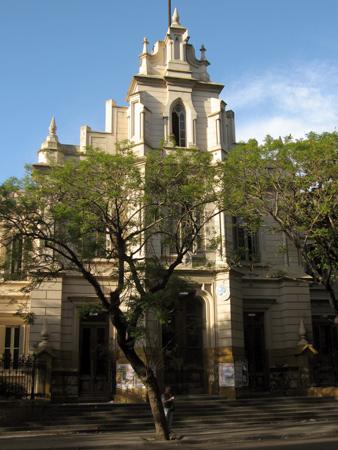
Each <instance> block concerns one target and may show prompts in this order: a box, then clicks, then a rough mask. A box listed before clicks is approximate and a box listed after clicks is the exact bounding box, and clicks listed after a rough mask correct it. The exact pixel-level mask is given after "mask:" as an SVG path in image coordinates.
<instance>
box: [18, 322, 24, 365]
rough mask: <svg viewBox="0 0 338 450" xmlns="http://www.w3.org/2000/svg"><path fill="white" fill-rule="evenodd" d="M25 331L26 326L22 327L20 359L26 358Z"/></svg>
mask: <svg viewBox="0 0 338 450" xmlns="http://www.w3.org/2000/svg"><path fill="white" fill-rule="evenodd" d="M25 331H26V326H25V325H21V326H20V341H19V358H21V357H22V356H25V334H26V333H25Z"/></svg>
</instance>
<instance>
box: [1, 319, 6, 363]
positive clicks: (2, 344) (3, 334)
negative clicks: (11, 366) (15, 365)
mask: <svg viewBox="0 0 338 450" xmlns="http://www.w3.org/2000/svg"><path fill="white" fill-rule="evenodd" d="M5 335H6V326H5V325H0V358H2V356H3V354H4V351H5Z"/></svg>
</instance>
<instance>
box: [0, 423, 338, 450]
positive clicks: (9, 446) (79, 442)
mask: <svg viewBox="0 0 338 450" xmlns="http://www.w3.org/2000/svg"><path fill="white" fill-rule="evenodd" d="M173 431H174V435H175V438H174V439H171V440H170V441H165V442H158V441H156V434H155V431H154V432H151V431H143V432H133V431H132V430H130V431H128V432H116V433H114V432H99V431H98V432H97V431H95V430H93V432H92V433H88V432H87V433H58V434H55V433H53V434H45V435H35V434H34V435H32V434H29V433H27V434H26V435H24V436H15V435H13V436H10V437H9V436H0V449H1V450H31V449H34V450H47V449H48V450H51V449H53V450H66V449H71V450H103V449H115V448H122V449H123V448H124V449H130V448H136V449H137V448H142V447H148V448H150V449H151V448H152V449H155V448H156V449H161V448H164V447H165V448H176V449H177V448H182V449H184V448H187V447H189V445H197V444H206V446H207V448H210V445H211V444H212V443H224V447H223V448H224V449H231V448H233V447H234V446H235V443H237V444H238V443H243V442H248V441H255V442H257V441H276V440H279V441H280V440H285V439H297V438H307V439H309V438H313V439H315V438H317V439H318V438H322V439H324V438H325V439H326V438H328V437H338V421H337V420H331V421H330V419H328V420H326V421H315V420H307V421H301V422H289V423H288V422H287V421H283V422H280V423H267V424H264V425H250V426H248V425H247V424H246V425H244V424H243V425H242V426H241V425H238V424H233V425H232V424H229V423H228V424H227V425H224V426H221V427H220V426H217V427H206V426H205V427H198V428H181V429H175V427H173Z"/></svg>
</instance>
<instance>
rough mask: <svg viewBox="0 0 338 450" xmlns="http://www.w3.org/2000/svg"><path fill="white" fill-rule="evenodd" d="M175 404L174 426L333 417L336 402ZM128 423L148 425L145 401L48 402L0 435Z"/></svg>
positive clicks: (205, 399)
mask: <svg viewBox="0 0 338 450" xmlns="http://www.w3.org/2000/svg"><path fill="white" fill-rule="evenodd" d="M176 405H177V408H176V411H175V419H174V420H175V427H177V428H180V427H201V426H212V425H226V424H231V423H240V424H241V425H243V424H248V425H253V424H263V423H272V422H283V421H284V422H286V421H287V422H300V421H328V420H330V421H331V420H338V403H337V402H335V401H334V400H333V399H324V398H308V397H306V398H274V399H270V398H269V399H266V398H264V399H257V398H255V399H253V400H249V399H245V400H236V401H229V400H226V399H220V398H218V397H211V396H194V397H190V396H189V397H180V398H178V399H177V402H176ZM131 428H132V429H133V430H148V429H153V428H154V424H153V419H152V415H151V411H150V407H149V405H148V404H138V403H133V404H114V403H104V404H100V403H96V404H64V405H53V404H51V405H48V406H47V407H46V408H45V410H44V412H43V414H42V415H40V416H38V417H35V418H32V419H31V420H27V421H25V422H22V423H20V424H17V425H16V426H12V427H2V428H0V435H3V436H5V435H11V434H14V433H15V435H17V434H18V435H24V434H48V433H73V432H91V431H93V432H95V431H114V430H115V431H126V430H130V429H131Z"/></svg>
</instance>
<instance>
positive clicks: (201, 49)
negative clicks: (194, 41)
mask: <svg viewBox="0 0 338 450" xmlns="http://www.w3.org/2000/svg"><path fill="white" fill-rule="evenodd" d="M200 52H201V61H205V52H206V49H205V47H204V45H203V44H202V47H201V48H200Z"/></svg>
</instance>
